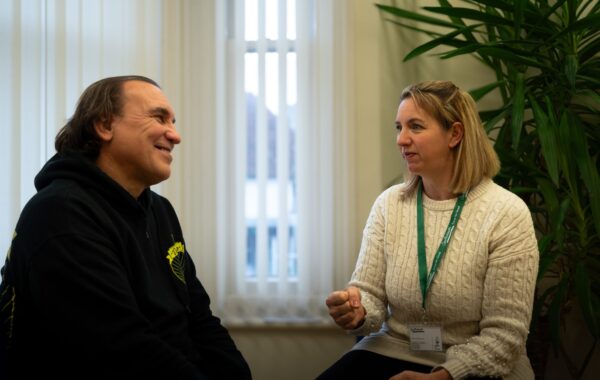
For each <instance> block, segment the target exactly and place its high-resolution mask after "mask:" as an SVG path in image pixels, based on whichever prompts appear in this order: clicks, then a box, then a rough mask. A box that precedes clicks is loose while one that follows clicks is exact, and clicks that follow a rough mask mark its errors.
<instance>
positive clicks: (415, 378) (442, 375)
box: [390, 368, 452, 380]
mask: <svg viewBox="0 0 600 380" xmlns="http://www.w3.org/2000/svg"><path fill="white" fill-rule="evenodd" d="M390 380H452V376H450V372H448V371H446V370H445V369H444V368H442V369H439V370H437V371H435V372H431V373H421V372H413V371H402V372H400V373H399V374H397V375H394V376H392V377H390Z"/></svg>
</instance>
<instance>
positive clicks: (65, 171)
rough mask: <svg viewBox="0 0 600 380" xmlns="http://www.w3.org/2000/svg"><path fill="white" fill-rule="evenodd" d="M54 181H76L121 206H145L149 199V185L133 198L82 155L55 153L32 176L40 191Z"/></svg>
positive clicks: (148, 203) (148, 204)
mask: <svg viewBox="0 0 600 380" xmlns="http://www.w3.org/2000/svg"><path fill="white" fill-rule="evenodd" d="M55 180H69V181H75V182H77V183H78V184H79V185H80V186H82V187H84V188H88V189H90V191H94V192H97V193H100V194H102V196H103V197H104V198H106V199H108V200H109V201H110V202H111V203H113V204H115V205H118V206H120V207H126V208H130V207H132V208H134V209H147V208H148V207H149V206H150V203H151V200H152V196H151V191H150V189H149V188H147V189H145V190H144V191H143V192H142V194H140V197H139V198H138V199H135V198H134V197H133V196H131V194H129V193H128V192H127V190H125V188H124V187H122V186H121V185H119V184H118V183H117V182H116V181H115V180H113V179H112V178H111V177H109V176H108V175H107V174H106V173H104V172H103V171H102V170H100V168H99V167H98V166H97V165H96V164H95V163H94V162H93V161H91V160H90V159H89V158H87V157H85V156H84V155H81V154H75V153H69V154H65V155H59V154H55V155H54V156H53V157H52V158H51V159H50V160H48V162H46V164H45V165H44V167H43V168H42V170H40V172H39V173H38V174H37V175H36V176H35V180H34V184H35V188H36V189H37V191H38V192H39V191H42V190H43V189H44V188H46V187H48V186H50V184H52V182H54V181H55Z"/></svg>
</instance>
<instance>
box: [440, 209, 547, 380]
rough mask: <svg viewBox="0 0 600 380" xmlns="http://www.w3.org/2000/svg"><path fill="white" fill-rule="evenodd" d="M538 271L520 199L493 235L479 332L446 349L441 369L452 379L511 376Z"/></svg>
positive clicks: (520, 350) (527, 215)
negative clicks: (448, 373) (446, 371)
mask: <svg viewBox="0 0 600 380" xmlns="http://www.w3.org/2000/svg"><path fill="white" fill-rule="evenodd" d="M537 270H538V249H537V241H536V238H535V233H534V229H533V223H532V220H531V215H530V213H529V210H528V209H527V207H526V205H525V204H524V203H523V202H520V200H519V202H517V203H514V204H512V205H509V206H508V207H507V208H506V212H505V213H504V215H503V216H502V217H501V218H500V219H499V222H498V223H497V225H496V226H495V228H494V229H493V230H492V233H491V239H490V241H489V260H488V268H487V272H486V276H485V280H484V290H483V291H484V294H483V301H482V302H483V304H482V319H481V321H480V325H479V327H480V332H479V334H478V335H475V336H473V337H471V338H470V339H468V340H467V342H466V343H464V344H459V345H455V346H452V347H450V348H449V349H448V351H447V356H446V357H447V360H446V362H445V363H443V364H441V365H440V367H444V368H446V369H447V370H448V372H450V374H451V375H452V377H453V378H454V379H456V380H458V379H463V378H465V377H467V376H469V375H470V376H473V375H476V376H505V375H507V374H508V373H510V371H511V370H512V368H513V367H514V365H515V363H516V360H517V359H518V357H519V356H520V355H522V354H523V350H524V347H525V341H526V339H527V334H528V332H529V331H528V329H529V323H530V319H531V312H532V305H533V294H534V288H535V282H536V277H537Z"/></svg>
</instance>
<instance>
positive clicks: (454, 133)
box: [449, 121, 465, 148]
mask: <svg viewBox="0 0 600 380" xmlns="http://www.w3.org/2000/svg"><path fill="white" fill-rule="evenodd" d="M464 134H465V127H464V126H463V124H462V123H461V122H460V121H455V122H454V123H452V126H451V127H450V143H449V146H450V148H455V147H456V146H458V144H459V143H460V142H461V141H462V139H463V136H464Z"/></svg>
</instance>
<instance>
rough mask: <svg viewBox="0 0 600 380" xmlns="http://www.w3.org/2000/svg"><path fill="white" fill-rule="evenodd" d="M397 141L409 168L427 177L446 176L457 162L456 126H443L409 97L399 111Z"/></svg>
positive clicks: (401, 104) (433, 178) (457, 141)
mask: <svg viewBox="0 0 600 380" xmlns="http://www.w3.org/2000/svg"><path fill="white" fill-rule="evenodd" d="M396 129H397V130H398V133H397V136H396V144H398V147H400V151H401V152H402V156H403V157H404V159H405V160H406V163H407V165H408V170H409V171H410V172H411V173H412V174H415V175H419V176H421V177H422V178H425V179H431V180H435V179H437V178H447V177H448V175H449V174H450V175H451V173H452V168H453V166H454V153H453V151H452V148H453V147H455V146H456V145H457V144H458V143H459V142H460V137H457V136H456V133H453V132H455V131H454V130H455V126H453V127H452V128H450V129H445V128H443V126H442V125H440V123H439V122H438V121H437V120H436V119H435V118H433V116H431V115H429V114H428V113H427V112H425V110H423V109H421V108H420V107H418V106H417V105H416V103H415V102H414V101H413V99H412V98H406V99H404V100H403V101H402V102H401V103H400V106H399V107H398V114H397V115H396Z"/></svg>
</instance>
